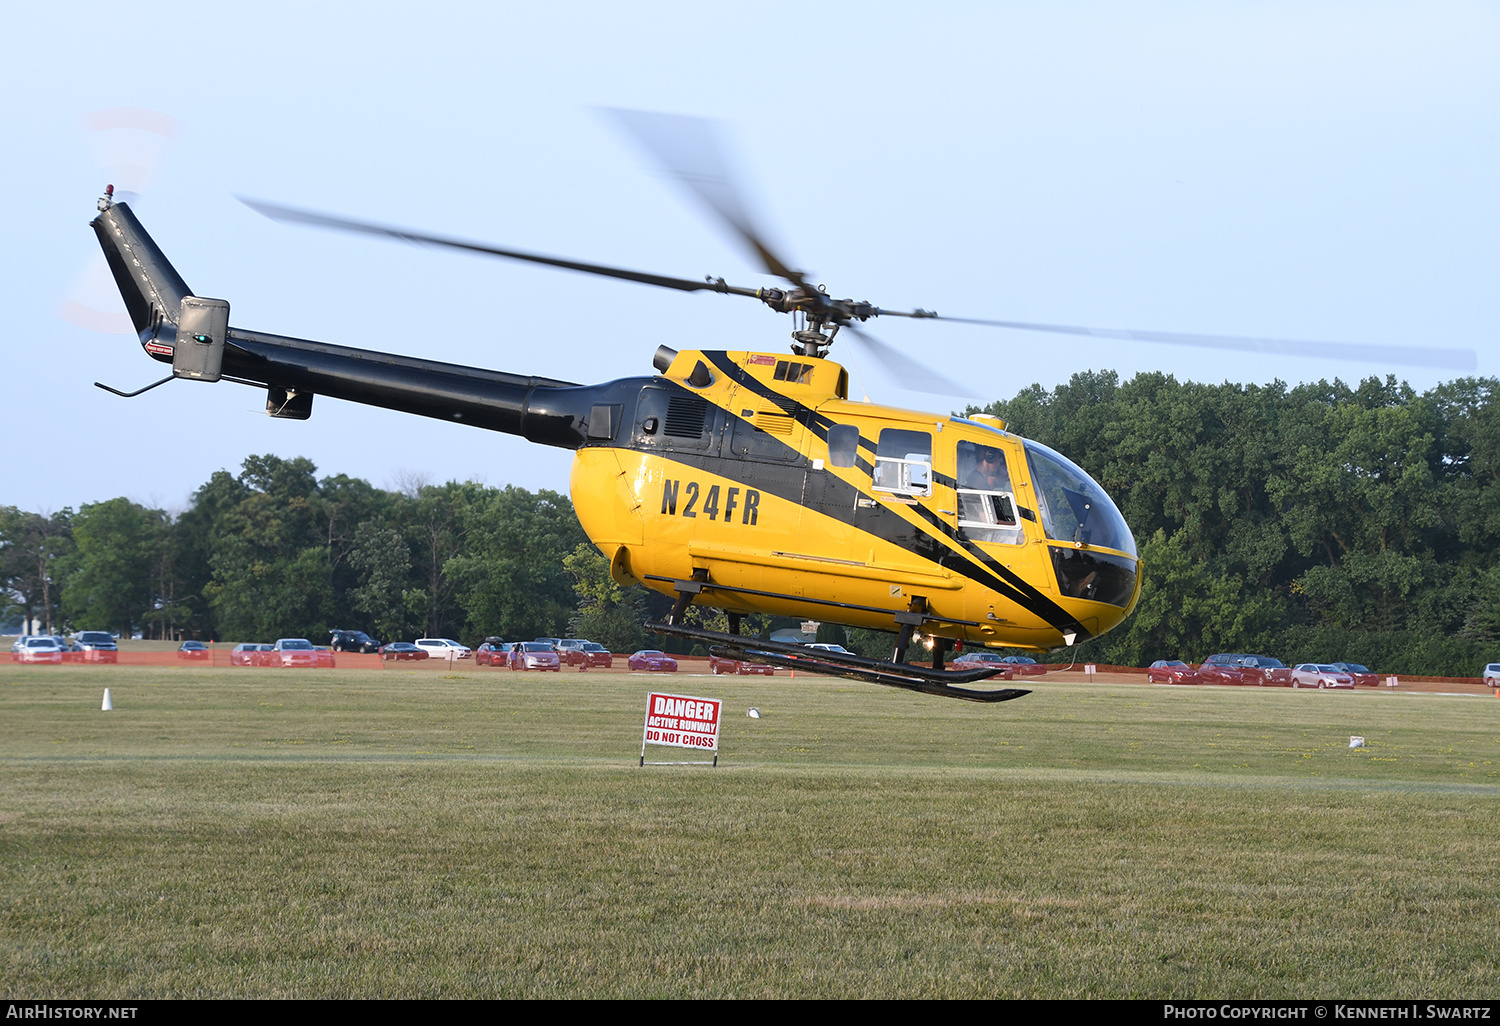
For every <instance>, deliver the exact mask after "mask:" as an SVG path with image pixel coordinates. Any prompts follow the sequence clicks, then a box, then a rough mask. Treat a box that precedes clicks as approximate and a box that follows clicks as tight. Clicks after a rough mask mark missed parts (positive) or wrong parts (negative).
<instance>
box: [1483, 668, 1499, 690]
mask: <svg viewBox="0 0 1500 1026" xmlns="http://www.w3.org/2000/svg"><path fill="white" fill-rule="evenodd" d="M1483 677H1484V679H1485V680H1487V681H1489V682H1490V685H1491V686H1492V687H1493V686H1497V685H1500V663H1490V664H1489V665H1488V666H1486V667H1485V668H1484V674H1483Z"/></svg>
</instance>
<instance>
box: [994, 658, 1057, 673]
mask: <svg viewBox="0 0 1500 1026" xmlns="http://www.w3.org/2000/svg"><path fill="white" fill-rule="evenodd" d="M1001 658H1003V659H1004V660H1005V661H1006V662H1007V663H1009V664H1010V665H1012V666H1014V667H1015V668H1016V674H1017V675H1018V676H1022V677H1034V676H1036V675H1037V674H1039V673H1046V672H1047V667H1046V666H1045V665H1043V664H1042V663H1039V662H1037V661H1036V660H1035V659H1033V658H1031V656H1017V655H1012V656H1002V657H1001Z"/></svg>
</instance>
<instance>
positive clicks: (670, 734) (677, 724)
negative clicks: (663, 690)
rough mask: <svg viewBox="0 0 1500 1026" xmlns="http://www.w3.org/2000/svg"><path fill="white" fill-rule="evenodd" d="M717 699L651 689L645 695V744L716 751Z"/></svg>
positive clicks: (717, 746)
mask: <svg viewBox="0 0 1500 1026" xmlns="http://www.w3.org/2000/svg"><path fill="white" fill-rule="evenodd" d="M722 705H723V703H722V702H720V700H719V699H717V698H697V697H695V696H693V695H660V694H657V693H656V692H654V691H653V692H652V693H651V694H650V695H648V696H647V698H646V732H645V734H644V736H643V738H642V741H643V743H642V745H641V750H642V751H645V746H646V745H668V746H670V747H673V748H696V749H697V750H698V751H700V752H717V751H718V750H719V710H720V707H721V706H722Z"/></svg>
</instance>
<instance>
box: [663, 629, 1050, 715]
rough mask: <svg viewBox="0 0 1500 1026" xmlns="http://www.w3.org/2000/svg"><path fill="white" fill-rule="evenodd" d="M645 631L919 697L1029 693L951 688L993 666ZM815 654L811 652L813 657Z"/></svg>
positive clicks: (982, 698)
mask: <svg viewBox="0 0 1500 1026" xmlns="http://www.w3.org/2000/svg"><path fill="white" fill-rule="evenodd" d="M646 629H647V630H648V631H652V632H654V633H656V634H669V635H672V636H673V637H678V638H687V639H689V640H691V641H702V642H705V643H706V644H708V645H709V646H710V647H709V651H710V652H712V653H713V654H714V655H716V656H719V657H721V658H726V657H727V658H731V659H748V660H752V661H754V662H760V663H769V664H770V665H772V666H782V667H786V668H788V669H792V670H803V671H805V672H807V673H820V674H825V675H827V676H830V677H847V678H849V679H850V680H862V681H866V682H867V683H870V684H883V685H885V686H886V687H893V688H903V689H905V690H907V691H919V692H921V693H922V694H924V695H937V696H939V697H941V698H957V699H961V700H963V701H965V702H1008V701H1010V700H1011V699H1013V698H1020V697H1021V696H1022V695H1029V694H1031V692H1030V691H1029V690H1023V689H1021V688H1003V689H1000V690H997V691H974V690H971V689H969V688H965V687H954V685H956V684H971V683H974V682H976V681H981V680H986V679H988V678H990V677H993V676H994V675H995V674H997V673H999V672H1000V671H999V670H998V669H995V668H993V667H978V668H976V669H973V670H930V669H927V668H925V667H921V666H909V665H907V664H906V663H891V662H886V661H885V660H883V659H870V658H867V657H865V656H857V655H853V654H850V653H843V652H829V651H827V650H825V649H809V648H807V647H806V646H804V645H789V644H786V643H785V642H780V641H761V640H759V639H758V638H747V637H745V636H743V635H740V634H723V633H720V632H719V631H706V630H702V629H700V628H697V627H679V626H674V625H672V624H667V623H648V624H646ZM814 653H816V654H814Z"/></svg>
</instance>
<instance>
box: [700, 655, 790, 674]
mask: <svg viewBox="0 0 1500 1026" xmlns="http://www.w3.org/2000/svg"><path fill="white" fill-rule="evenodd" d="M708 672H709V673H743V674H751V673H758V674H760V675H761V676H763V677H774V676H776V667H774V666H771V665H769V664H768V663H752V662H750V661H748V660H745V659H726V658H724V657H722V656H716V655H711V656H709V657H708Z"/></svg>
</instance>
